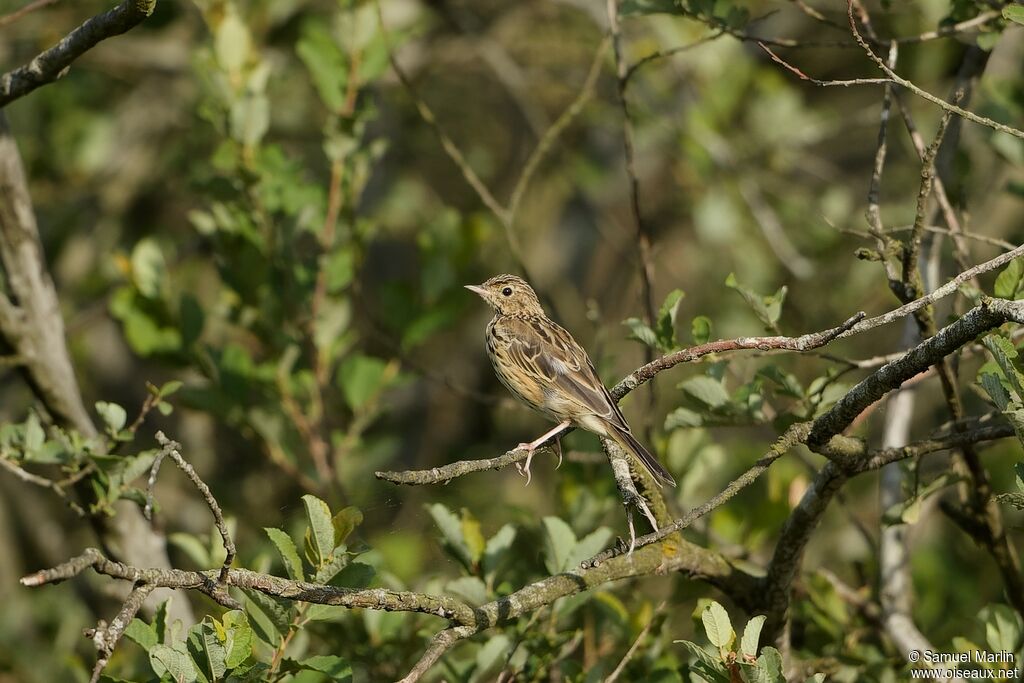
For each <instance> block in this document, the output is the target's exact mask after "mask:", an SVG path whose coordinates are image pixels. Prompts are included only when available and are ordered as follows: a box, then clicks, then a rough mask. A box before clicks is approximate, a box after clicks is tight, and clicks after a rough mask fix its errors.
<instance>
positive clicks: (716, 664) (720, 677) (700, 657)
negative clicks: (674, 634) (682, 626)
mask: <svg viewBox="0 0 1024 683" xmlns="http://www.w3.org/2000/svg"><path fill="white" fill-rule="evenodd" d="M674 642H676V643H680V644H682V645H684V646H685V647H686V649H687V650H689V651H690V654H692V655H693V656H694V657H696V659H697V663H696V665H695V666H694V667H693V668H694V669H695V670H696V671H697V672H698V673H700V675H701V677H703V678H704V679H705V680H707V681H709V683H729V673H728V672H727V671H726V670H725V666H723V665H722V662H721V661H720V660H718V659H717V658H715V657H714V656H712V655H711V653H710V652H708V651H707V650H705V649H704V648H703V647H701V646H700V645H698V644H697V643H694V642H691V641H689V640H676V641H674Z"/></svg>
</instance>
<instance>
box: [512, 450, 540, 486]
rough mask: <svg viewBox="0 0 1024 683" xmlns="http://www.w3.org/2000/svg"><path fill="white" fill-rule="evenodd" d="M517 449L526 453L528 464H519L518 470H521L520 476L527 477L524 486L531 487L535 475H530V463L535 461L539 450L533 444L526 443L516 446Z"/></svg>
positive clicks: (517, 465) (517, 464)
mask: <svg viewBox="0 0 1024 683" xmlns="http://www.w3.org/2000/svg"><path fill="white" fill-rule="evenodd" d="M516 448H518V449H521V450H525V451H526V464H525V465H520V464H519V463H518V462H517V463H516V469H517V470H519V474H521V475H523V476H524V477H526V483H525V484H524V486H529V485H530V480H531V479H532V478H533V475H532V474H530V462H531V461H532V460H533V454H534V452H535V451H536V450H537V447H536V446H534V445H533V444H532V443H526V442H525V441H524V442H523V443H521V444H519V445H518V446H516Z"/></svg>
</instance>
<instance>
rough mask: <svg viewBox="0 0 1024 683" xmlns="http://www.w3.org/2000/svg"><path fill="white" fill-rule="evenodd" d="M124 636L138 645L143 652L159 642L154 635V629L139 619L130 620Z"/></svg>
mask: <svg viewBox="0 0 1024 683" xmlns="http://www.w3.org/2000/svg"><path fill="white" fill-rule="evenodd" d="M124 635H125V636H126V637H128V638H131V639H132V640H134V641H135V642H136V643H138V644H139V646H140V647H141V648H142V649H143V650H149V649H151V648H152V647H153V646H154V645H156V644H157V643H159V642H160V639H159V638H157V635H156V629H155V628H153V626H152V625H150V624H147V623H146V622H144V621H142V620H141V619H139V618H135V619H132V620H131V621H130V622H129V623H128V626H127V628H125V630H124Z"/></svg>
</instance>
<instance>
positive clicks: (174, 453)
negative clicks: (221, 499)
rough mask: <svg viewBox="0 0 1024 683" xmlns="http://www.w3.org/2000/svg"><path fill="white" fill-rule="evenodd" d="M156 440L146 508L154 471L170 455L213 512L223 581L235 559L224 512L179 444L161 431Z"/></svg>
mask: <svg viewBox="0 0 1024 683" xmlns="http://www.w3.org/2000/svg"><path fill="white" fill-rule="evenodd" d="M156 440H157V443H159V444H160V453H159V455H157V458H156V460H154V461H153V470H152V474H151V475H150V478H149V489H148V492H147V495H146V509H147V510H149V509H151V506H150V501H151V500H152V491H153V483H154V481H155V480H156V473H157V471H158V470H159V469H160V463H161V462H162V461H163V459H164V458H165V457H168V456H170V458H171V460H173V461H174V464H175V465H177V466H178V469H180V470H181V471H182V472H184V473H185V476H186V477H188V478H189V481H191V482H192V484H193V485H194V486H195V487H196V489H198V490H199V493H200V494H201V495H202V496H203V499H204V500H205V501H206V504H207V505H208V506H209V507H210V512H212V513H213V520H214V523H215V524H216V525H217V531H219V532H220V538H221V540H222V541H223V542H224V552H225V555H224V564H223V565H222V566H221V568H220V581H223V580H224V577H225V576H227V573H228V569H229V568H230V567H231V563H232V562H234V561H235V542H234V541H233V540H231V534H230V533H228V527H227V524H225V523H224V514H223V513H222V512H221V510H220V505H218V504H217V499H216V498H214V497H213V493H211V492H210V487H209V486H207V485H206V482H204V481H203V480H202V479H201V478H200V477H199V475H198V474H197V473H196V470H195V468H194V467H192V465H191V464H190V463H189V462H187V461H186V460H185V458H183V457H181V452H180V450H179V449H180V448H181V444H180V443H178V442H177V441H171V440H170V439H168V438H167V437H166V436H165V435H164V433H163V432H157V433H156Z"/></svg>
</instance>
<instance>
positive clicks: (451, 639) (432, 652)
mask: <svg viewBox="0 0 1024 683" xmlns="http://www.w3.org/2000/svg"><path fill="white" fill-rule="evenodd" d="M473 633H475V631H474V629H472V628H470V627H469V626H451V627H449V628H446V629H444V630H441V631H438V632H437V633H435V634H434V637H433V638H431V639H430V645H428V646H427V649H426V650H425V651H424V652H423V655H422V656H421V657H420V658H419V661H417V662H416V666H414V667H413V668H412V670H410V671H409V673H408V674H406V676H405V678H403V679H402V680H400V681H398V683H416V681H418V680H420V678H421V677H422V676H423V674H425V673H427V671H429V670H430V667H432V666H434V664H436V663H437V660H439V659H440V658H441V656H442V655H443V654H444V653H445V652H447V651H448V650H450V649H451V648H452V646H454V645H455V644H456V643H457V642H459V641H460V640H463V639H464V638H468V637H469V636H471V635H473Z"/></svg>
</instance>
